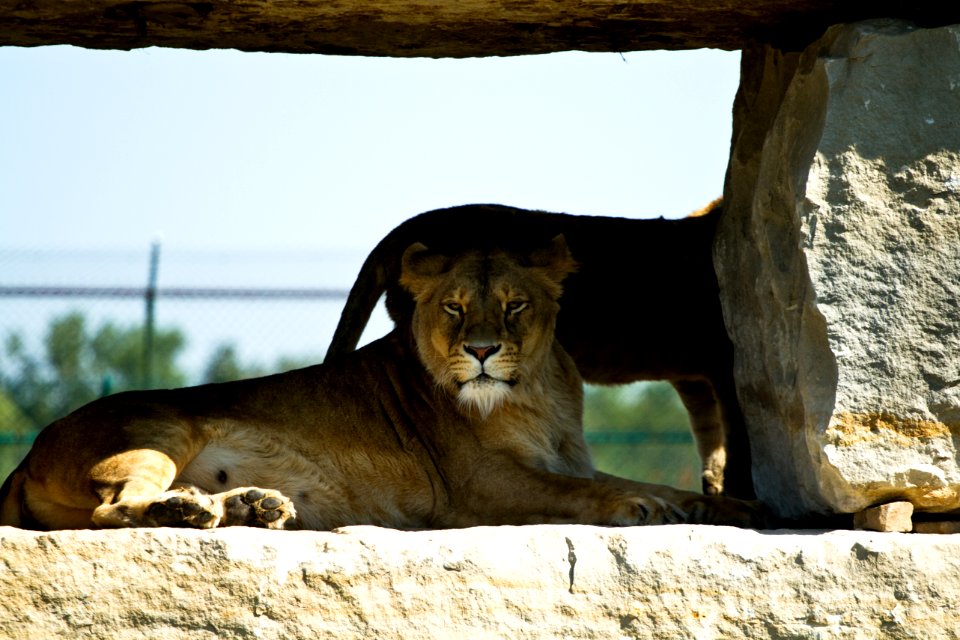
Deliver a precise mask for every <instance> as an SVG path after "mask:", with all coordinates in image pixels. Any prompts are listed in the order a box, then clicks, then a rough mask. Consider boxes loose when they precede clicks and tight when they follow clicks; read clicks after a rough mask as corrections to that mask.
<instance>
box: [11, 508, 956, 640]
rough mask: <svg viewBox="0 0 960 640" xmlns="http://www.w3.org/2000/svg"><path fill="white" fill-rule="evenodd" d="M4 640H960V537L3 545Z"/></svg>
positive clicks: (441, 535)
mask: <svg viewBox="0 0 960 640" xmlns="http://www.w3.org/2000/svg"><path fill="white" fill-rule="evenodd" d="M0 557H2V559H3V563H2V564H0V593H2V594H3V597H2V598H0V637H3V638H45V639H46V638H71V639H82V638H125V639H135V638H164V639H168V640H178V639H181V638H182V639H183V640H187V639H189V640H202V639H204V638H210V639H214V638H219V639H226V638H264V639H271V638H317V639H322V638H338V639H342V638H361V637H363V638H380V639H382V640H390V639H393V638H396V639H397V640H409V639H410V638H481V639H482V638H510V639H511V640H513V639H518V638H597V639H600V638H602V639H604V640H607V639H609V638H644V639H646V638H649V639H651V640H653V639H656V640H662V639H663V638H758V639H760V638H762V639H764V640H767V639H770V638H844V639H851V640H853V639H861V638H862V639H864V640H866V639H872V638H878V637H884V638H957V637H958V633H960V631H958V618H957V612H956V603H957V602H958V601H960V578H958V576H960V536H957V535H950V536H938V535H921V534H879V533H867V532H852V531H838V532H830V533H819V534H811V533H802V534H800V533H796V532H790V531H775V532H755V531H744V530H740V529H731V528H727V527H705V526H699V527H694V526H679V525H678V526H665V527H635V528H629V529H604V528H598V527H584V526H536V527H497V528H478V529H467V530H460V531H424V532H413V533H410V532H399V531H391V530H386V529H377V528H373V527H357V528H349V529H344V530H342V531H339V532H332V533H318V532H288V531H264V530H257V529H247V528H240V527H237V528H232V529H223V530H217V531H194V530H180V529H139V530H137V529H128V530H115V531H75V532H69V531H68V532H54V533H42V534H41V533H32V532H25V531H20V530H16V529H12V528H0Z"/></svg>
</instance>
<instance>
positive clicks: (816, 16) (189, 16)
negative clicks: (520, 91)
mask: <svg viewBox="0 0 960 640" xmlns="http://www.w3.org/2000/svg"><path fill="white" fill-rule="evenodd" d="M891 16H897V17H903V18H908V19H912V20H922V21H925V22H928V23H930V22H932V23H939V24H947V23H950V22H957V21H960V7H958V6H956V5H955V3H953V2H944V1H943V0H913V1H911V2H906V1H904V0H879V1H878V0H845V1H844V2H835V1H834V0H770V1H767V2H761V3H758V2H746V1H744V0H702V1H700V2H677V1H676V0H642V1H637V0H627V1H622V2H609V1H607V0H580V1H578V2H556V1H555V0H512V1H511V2H490V0H457V1H456V2H422V1H421V0H378V1H377V2H368V1H364V0H341V1H338V2H326V1H321V0H306V1H303V0H272V1H271V2H253V1H250V0H241V1H233V0H204V1H199V2H197V1H182V2H171V1H169V0H135V1H128V0H122V1H117V2H103V1H102V0H72V1H71V2H61V1H59V0H32V1H30V2H22V1H21V0H0V45H20V46H36V45H49V44H74V45H78V46H83V47H92V48H101V49H102V48H110V49H132V48H138V47H147V46H162V47H180V48H189V49H210V48H232V49H241V50H247V51H287V52H297V53H329V54H359V55H376V56H399V57H406V56H451V57H465V56H484V55H486V56H490V55H515V54H530V53H546V52H550V51H564V50H570V49H577V50H585V51H635V50H644V49H694V48H700V47H713V48H722V49H740V48H742V47H744V46H745V45H747V44H748V43H750V42H753V41H755V40H756V39H761V40H765V41H771V40H776V41H780V42H787V43H796V42H803V43H806V42H809V41H810V40H812V39H814V38H816V37H817V36H819V35H820V34H821V33H822V32H823V30H824V29H825V28H826V27H827V26H828V25H830V24H834V23H838V22H849V21H852V20H862V19H864V18H871V17H891Z"/></svg>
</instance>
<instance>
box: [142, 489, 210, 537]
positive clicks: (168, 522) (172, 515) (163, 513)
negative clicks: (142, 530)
mask: <svg viewBox="0 0 960 640" xmlns="http://www.w3.org/2000/svg"><path fill="white" fill-rule="evenodd" d="M144 517H145V519H146V520H147V521H148V522H149V523H150V524H151V525H153V526H156V527H195V528H198V529H211V528H213V527H216V526H217V524H219V522H220V512H219V509H217V505H216V503H215V502H214V500H213V499H212V498H211V497H210V496H208V495H205V494H202V493H198V492H196V491H188V490H174V491H168V492H167V493H164V494H162V495H161V496H160V497H159V498H158V499H157V500H155V501H154V502H152V503H151V504H150V505H149V506H147V508H146V510H145V511H144Z"/></svg>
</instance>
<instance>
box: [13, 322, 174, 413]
mask: <svg viewBox="0 0 960 640" xmlns="http://www.w3.org/2000/svg"><path fill="white" fill-rule="evenodd" d="M185 345H186V339H185V337H184V335H183V333H182V332H181V331H180V330H178V329H159V330H157V331H156V334H155V338H154V356H153V361H154V375H153V380H154V386H155V387H174V386H182V385H183V384H184V383H185V382H186V376H184V374H183V373H182V372H181V371H180V369H179V368H178V367H177V364H176V359H177V356H178V355H179V354H180V352H181V351H182V350H183V348H184V346H185ZM142 358H143V328H142V327H140V326H128V327H119V326H117V325H115V324H113V323H111V322H107V323H104V324H103V325H101V326H100V327H99V328H98V329H97V330H96V331H90V329H89V328H88V326H87V321H86V318H85V317H84V316H83V314H81V313H79V312H72V313H68V314H66V315H64V316H60V317H58V318H55V319H54V320H53V321H52V322H51V324H50V327H49V328H48V330H47V334H46V336H45V337H44V340H43V353H42V355H41V356H40V357H37V356H35V355H33V354H31V353H30V352H29V351H28V350H27V348H26V346H25V343H24V340H23V338H22V336H20V335H19V334H13V335H11V336H9V337H8V338H7V340H6V343H5V345H4V351H3V360H2V362H0V385H2V390H3V393H4V395H5V397H6V398H8V399H10V400H11V401H12V402H13V404H14V406H15V407H16V410H17V413H18V414H19V415H20V416H22V417H21V418H20V419H23V417H25V418H26V419H27V420H28V421H29V423H30V424H29V425H27V427H26V430H28V431H29V430H37V429H40V428H42V427H43V426H45V425H47V424H49V423H50V422H52V421H53V420H55V419H56V418H59V417H60V416H63V415H66V414H67V413H69V412H71V411H73V410H74V409H76V408H78V407H80V406H82V405H84V404H86V403H87V402H90V401H91V400H93V399H95V398H97V397H99V396H101V395H105V394H107V393H110V392H114V391H123V390H127V389H135V388H138V387H140V386H141V383H140V380H141V370H142ZM0 419H2V420H3V423H2V425H0V428H2V429H3V430H6V431H12V430H23V428H22V427H18V426H15V425H13V424H12V422H11V421H12V420H14V419H15V418H14V417H12V416H11V417H8V416H0Z"/></svg>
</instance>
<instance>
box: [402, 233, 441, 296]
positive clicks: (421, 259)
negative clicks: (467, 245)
mask: <svg viewBox="0 0 960 640" xmlns="http://www.w3.org/2000/svg"><path fill="white" fill-rule="evenodd" d="M449 268H450V259H449V258H448V257H446V256H442V255H440V254H437V253H432V252H431V251H430V250H429V249H428V248H427V246H426V245H425V244H423V243H422V242H415V243H414V244H412V245H410V246H409V247H407V250H406V251H404V252H403V258H402V259H401V260H400V284H401V285H402V286H403V288H404V289H406V290H407V291H409V292H410V293H412V294H413V295H414V296H417V295H419V293H420V292H421V291H422V290H423V288H424V287H425V286H426V285H427V281H428V280H430V279H431V278H434V277H436V276H438V275H440V274H442V273H445V272H446V271H447V270H448V269H449Z"/></svg>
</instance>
